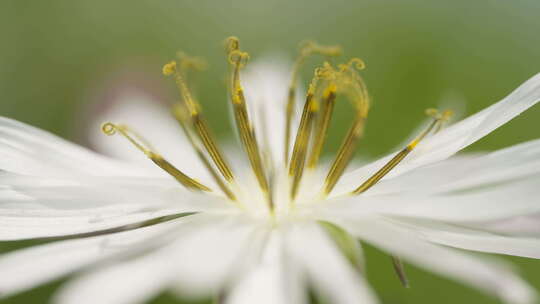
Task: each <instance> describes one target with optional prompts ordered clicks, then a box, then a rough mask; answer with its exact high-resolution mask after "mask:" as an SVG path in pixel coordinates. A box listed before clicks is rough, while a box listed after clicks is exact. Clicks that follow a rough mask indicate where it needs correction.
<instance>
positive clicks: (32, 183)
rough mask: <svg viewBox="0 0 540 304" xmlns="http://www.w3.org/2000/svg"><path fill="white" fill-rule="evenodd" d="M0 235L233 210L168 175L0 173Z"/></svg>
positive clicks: (56, 232) (58, 232)
mask: <svg viewBox="0 0 540 304" xmlns="http://www.w3.org/2000/svg"><path fill="white" fill-rule="evenodd" d="M0 182H1V183H2V184H3V185H4V186H3V187H2V188H0V196H1V197H2V201H1V202H0V240H21V239H30V238H43V237H57V236H72V235H77V234H85V233H93V232H99V231H102V230H107V229H115V228H118V227H122V226H125V225H131V226H134V225H139V224H141V223H143V222H144V221H147V220H151V219H155V218H158V217H163V216H169V215H175V214H181V213H190V212H201V211H211V210H213V211H221V212H227V211H231V212H232V208H233V207H232V205H231V204H230V203H228V202H226V201H225V200H223V199H221V198H219V197H215V196H211V195H208V194H202V193H195V192H190V191H187V190H183V189H181V187H180V186H178V185H176V184H175V183H173V182H169V181H167V180H165V181H163V180H160V179H139V178H106V177H101V178H79V179H75V178H73V179H69V180H68V179H58V178H56V179H54V178H40V177H29V176H20V175H14V174H11V173H2V174H0Z"/></svg>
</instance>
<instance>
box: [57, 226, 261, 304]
mask: <svg viewBox="0 0 540 304" xmlns="http://www.w3.org/2000/svg"><path fill="white" fill-rule="evenodd" d="M253 230H254V226H253V225H246V223H245V222H244V221H242V219H241V218H237V217H235V218H217V217H207V216H200V217H199V219H198V220H196V221H191V222H190V224H189V226H188V227H187V228H186V229H182V230H181V231H179V232H178V234H177V235H176V239H175V240H173V241H172V242H170V243H169V244H168V245H166V246H164V247H163V248H161V249H159V250H157V251H154V252H150V253H148V254H146V255H144V256H142V257H137V258H134V259H132V260H128V261H125V262H123V263H119V264H115V265H111V266H109V267H107V266H105V267H103V268H101V269H98V270H96V271H90V272H88V273H87V274H83V275H81V276H80V277H79V278H76V279H74V280H72V281H70V282H69V283H67V284H66V285H65V286H64V287H63V288H62V289H61V290H60V292H59V293H58V294H57V297H56V298H55V302H56V303H60V304H70V303H77V304H80V303H82V304H84V303H103V304H107V303H111V304H117V303H138V302H142V301H144V300H145V299H147V298H149V297H151V296H153V295H155V294H156V293H157V292H159V291H161V290H163V289H165V288H173V287H174V288H179V289H180V290H181V291H182V292H184V293H186V294H187V295H188V296H200V295H208V294H212V293H215V292H217V291H219V290H220V289H221V288H222V287H223V284H224V282H225V280H226V279H227V276H228V274H229V273H230V271H231V267H232V265H233V264H234V263H235V262H236V261H237V259H238V258H241V257H242V254H241V253H242V249H244V248H245V246H246V245H247V243H246V242H247V241H249V240H250V238H249V236H250V235H251V233H252V232H253ZM173 284H174V286H173Z"/></svg>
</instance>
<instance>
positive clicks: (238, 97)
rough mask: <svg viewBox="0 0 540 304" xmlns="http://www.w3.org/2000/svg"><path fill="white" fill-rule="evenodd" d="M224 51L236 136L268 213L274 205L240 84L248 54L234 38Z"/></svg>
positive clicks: (228, 41) (231, 38)
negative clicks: (229, 74)
mask: <svg viewBox="0 0 540 304" xmlns="http://www.w3.org/2000/svg"><path fill="white" fill-rule="evenodd" d="M226 50H227V53H228V54H227V55H228V58H227V59H228V61H229V63H230V64H231V66H232V69H231V85H230V93H231V101H232V106H233V113H234V118H235V122H236V126H237V129H238V135H239V136H240V140H241V142H242V144H243V146H244V150H245V151H246V154H247V156H248V159H249V162H250V164H251V169H252V170H253V173H254V174H255V177H256V178H257V181H258V182H259V186H260V187H261V190H262V191H263V193H264V194H265V195H266V198H267V202H268V207H269V209H270V211H273V208H274V205H273V200H272V195H271V193H270V186H269V181H268V177H267V172H266V168H265V167H264V164H263V157H262V154H261V151H260V149H259V144H258V142H257V137H256V135H255V134H256V133H255V130H254V129H253V124H252V123H251V120H250V117H249V114H248V108H247V104H246V100H245V96H244V91H243V90H242V85H241V83H240V69H241V68H242V67H244V66H245V65H246V64H247V62H248V60H249V54H248V53H246V52H242V51H241V50H240V42H239V40H238V38H236V37H230V38H228V39H227V41H226Z"/></svg>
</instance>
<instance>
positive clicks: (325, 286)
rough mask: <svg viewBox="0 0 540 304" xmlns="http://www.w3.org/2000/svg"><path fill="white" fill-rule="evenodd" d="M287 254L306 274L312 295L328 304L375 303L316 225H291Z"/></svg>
mask: <svg viewBox="0 0 540 304" xmlns="http://www.w3.org/2000/svg"><path fill="white" fill-rule="evenodd" d="M290 229H291V230H290V231H289V232H288V244H287V247H288V251H289V254H290V255H291V258H292V259H293V261H294V263H298V264H299V265H300V267H302V268H303V270H304V271H305V272H306V275H307V277H308V280H309V282H311V283H312V284H313V287H314V289H315V292H317V293H319V294H321V295H322V296H323V298H327V299H328V301H329V302H330V303H336V304H340V303H342V304H349V303H366V304H369V303H377V302H378V301H377V299H376V297H375V295H374V294H373V292H372V291H371V289H370V288H369V286H368V284H367V282H366V281H365V280H364V278H363V277H362V276H361V275H360V274H359V272H358V270H356V269H354V268H353V266H352V264H351V263H350V262H349V261H348V260H347V259H346V258H345V256H344V255H343V253H341V252H340V251H339V250H338V249H337V247H336V245H335V244H334V243H333V241H332V240H331V239H330V238H329V237H328V236H327V235H326V234H325V232H324V231H323V230H322V228H321V227H320V226H318V225H317V224H316V223H300V224H294V225H293V226H292V227H291V228H290Z"/></svg>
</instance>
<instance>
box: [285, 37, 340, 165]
mask: <svg viewBox="0 0 540 304" xmlns="http://www.w3.org/2000/svg"><path fill="white" fill-rule="evenodd" d="M314 53H319V54H322V55H326V56H338V55H340V54H341V48H340V47H339V46H320V45H318V44H316V43H315V42H313V41H307V42H304V43H303V44H302V45H301V47H300V53H299V55H298V57H297V58H296V61H295V62H294V65H293V69H292V75H291V83H290V85H289V91H288V95H287V105H286V109H285V111H286V112H285V151H284V154H285V155H284V159H285V166H287V165H288V161H289V152H290V145H291V131H292V118H293V114H294V108H295V103H296V88H297V83H298V74H299V72H300V68H301V67H302V65H303V64H304V62H305V61H306V59H307V58H308V57H309V56H311V55H312V54H314Z"/></svg>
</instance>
